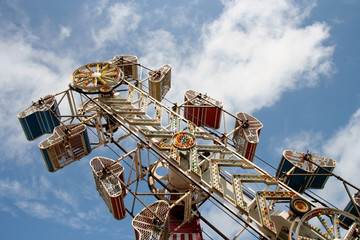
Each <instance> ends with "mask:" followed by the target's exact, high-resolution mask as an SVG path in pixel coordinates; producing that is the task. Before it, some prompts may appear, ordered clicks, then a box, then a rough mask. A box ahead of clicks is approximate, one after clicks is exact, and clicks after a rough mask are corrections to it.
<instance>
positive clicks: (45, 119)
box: [18, 99, 60, 141]
mask: <svg viewBox="0 0 360 240" xmlns="http://www.w3.org/2000/svg"><path fill="white" fill-rule="evenodd" d="M32 109H34V110H36V109H39V108H37V107H36V106H35V105H32V106H30V107H29V108H27V109H26V110H25V111H24V112H26V111H28V112H32V111H31V110H32ZM50 109H51V110H49V109H48V110H38V111H34V110H33V112H32V113H31V114H29V115H26V116H20V117H19V116H18V118H19V121H20V124H21V126H22V128H23V131H24V133H25V136H26V138H27V140H29V141H32V140H34V139H36V138H38V137H40V136H42V135H44V134H46V133H52V132H53V130H54V128H55V127H56V126H59V125H60V118H58V117H56V116H55V115H54V113H53V112H55V113H56V115H60V111H59V108H58V104H57V101H56V99H55V100H54V102H53V104H52V105H51V107H50ZM19 115H23V114H21V113H20V114H19Z"/></svg>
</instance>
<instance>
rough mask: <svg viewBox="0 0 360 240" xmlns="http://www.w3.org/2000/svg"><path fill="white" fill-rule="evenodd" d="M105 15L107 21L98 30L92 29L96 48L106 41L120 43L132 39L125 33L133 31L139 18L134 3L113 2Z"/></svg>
mask: <svg viewBox="0 0 360 240" xmlns="http://www.w3.org/2000/svg"><path fill="white" fill-rule="evenodd" d="M102 11H103V10H102ZM102 11H100V12H102ZM105 16H106V18H107V22H106V23H104V25H103V26H101V27H100V29H99V30H92V38H93V40H94V41H95V43H96V46H97V48H99V47H101V46H103V45H104V44H106V43H107V42H112V43H118V44H120V45H121V44H125V43H128V42H127V41H130V42H131V41H132V40H130V39H129V38H128V37H127V36H126V34H127V33H129V32H133V31H135V30H136V29H137V27H138V24H139V22H140V19H141V16H140V15H139V14H138V13H137V12H136V8H135V6H134V5H132V4H130V3H116V4H113V5H111V6H110V7H108V8H107V11H106V13H105Z"/></svg>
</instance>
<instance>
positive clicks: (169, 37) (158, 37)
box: [139, 29, 180, 71]
mask: <svg viewBox="0 0 360 240" xmlns="http://www.w3.org/2000/svg"><path fill="white" fill-rule="evenodd" d="M146 39H147V40H146V41H144V42H141V43H139V44H140V46H141V49H143V56H142V57H141V59H139V62H141V64H143V65H145V66H148V67H150V68H153V69H155V68H159V67H161V66H162V65H164V64H166V63H169V64H170V65H172V66H173V65H175V66H176V65H179V64H180V63H179V60H180V49H179V48H178V47H177V45H176V39H175V37H174V35H173V34H172V33H170V32H168V31H165V30H162V29H160V30H156V31H149V32H147V34H146ZM174 70H175V71H176V70H177V69H174Z"/></svg>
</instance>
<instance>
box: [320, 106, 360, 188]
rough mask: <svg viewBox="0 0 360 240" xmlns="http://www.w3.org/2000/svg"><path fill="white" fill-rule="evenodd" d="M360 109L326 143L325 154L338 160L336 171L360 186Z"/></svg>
mask: <svg viewBox="0 0 360 240" xmlns="http://www.w3.org/2000/svg"><path fill="white" fill-rule="evenodd" d="M359 134H360V109H358V110H357V111H356V112H355V113H354V114H353V115H352V116H351V118H350V120H349V122H348V124H347V125H346V126H344V127H343V128H341V129H339V130H338V131H337V132H336V133H335V134H334V136H333V137H331V138H330V139H329V140H328V141H327V142H326V144H325V145H324V154H326V155H327V156H328V157H332V158H334V159H335V160H336V162H337V166H336V168H335V170H334V171H335V173H337V174H338V175H340V176H341V177H343V178H344V179H345V180H347V181H349V182H350V183H352V184H354V185H355V186H358V187H360V178H359V172H360V164H359V162H360V138H359Z"/></svg>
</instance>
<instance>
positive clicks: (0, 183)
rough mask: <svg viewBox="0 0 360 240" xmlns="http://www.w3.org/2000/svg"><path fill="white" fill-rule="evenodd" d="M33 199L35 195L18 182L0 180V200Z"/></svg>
mask: <svg viewBox="0 0 360 240" xmlns="http://www.w3.org/2000/svg"><path fill="white" fill-rule="evenodd" d="M20 196H21V198H22V199H26V200H27V199H33V198H35V197H36V194H34V192H32V191H31V190H30V189H28V188H27V187H26V185H25V184H23V183H22V182H19V181H18V180H10V179H0V199H1V198H15V199H17V198H19V197H20Z"/></svg>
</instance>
